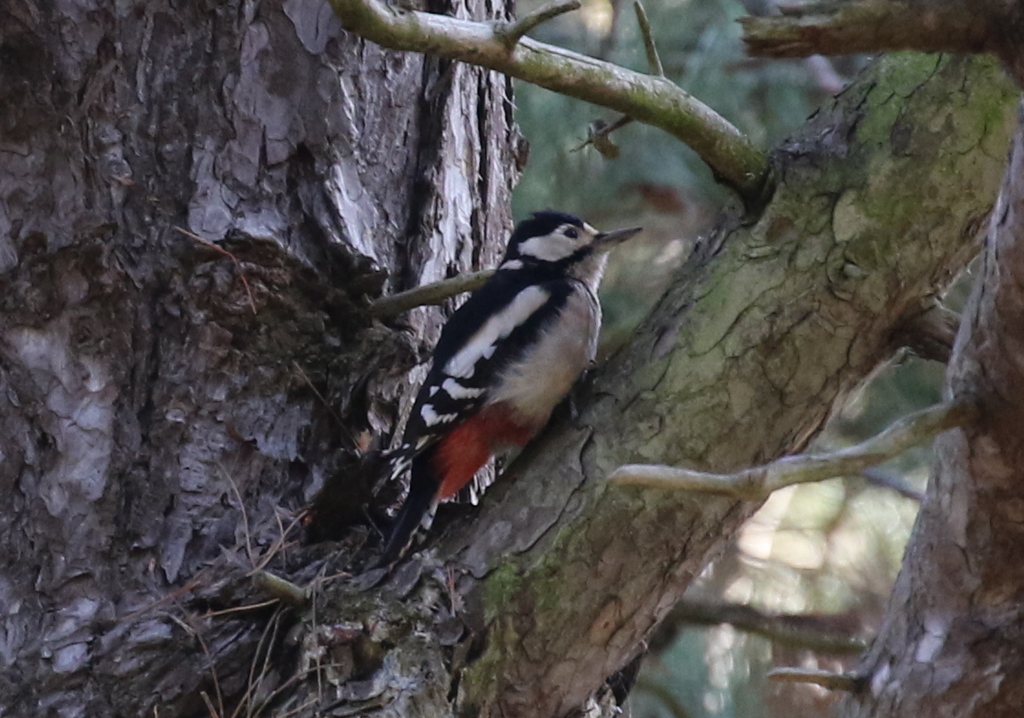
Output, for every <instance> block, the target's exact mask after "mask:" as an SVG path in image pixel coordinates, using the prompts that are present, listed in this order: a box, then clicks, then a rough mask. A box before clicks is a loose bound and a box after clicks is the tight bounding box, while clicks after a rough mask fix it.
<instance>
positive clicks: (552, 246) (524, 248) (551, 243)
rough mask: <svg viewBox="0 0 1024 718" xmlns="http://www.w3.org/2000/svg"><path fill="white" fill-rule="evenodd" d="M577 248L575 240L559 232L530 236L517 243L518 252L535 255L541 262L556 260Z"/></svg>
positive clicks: (529, 255) (563, 257)
mask: <svg viewBox="0 0 1024 718" xmlns="http://www.w3.org/2000/svg"><path fill="white" fill-rule="evenodd" d="M577 249H579V247H578V246H577V242H574V241H573V240H571V239H569V238H568V237H566V236H564V235H562V234H561V233H559V232H552V233H551V234H546V235H544V236H543V237H531V238H530V239H528V240H526V241H525V242H523V243H522V244H520V245H519V254H522V255H525V256H527V257H535V258H537V259H539V260H541V261H542V262H557V261H559V260H561V259H565V258H566V257H568V256H569V255H570V254H572V253H573V252H575V251H576V250H577Z"/></svg>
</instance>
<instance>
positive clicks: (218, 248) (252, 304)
mask: <svg viewBox="0 0 1024 718" xmlns="http://www.w3.org/2000/svg"><path fill="white" fill-rule="evenodd" d="M174 229H176V230H177V231H179V232H181V233H182V234H183V235H185V236H186V237H188V238H189V239H194V240H195V241H197V242H199V243H200V244H203V245H205V246H207V247H209V248H210V249H212V250H213V251H215V252H219V253H221V254H223V255H224V256H225V257H227V258H229V259H230V260H231V261H232V262H234V263H235V271H237V272H238V278H239V279H241V280H242V286H243V287H245V293H246V295H247V296H248V297H249V307H250V308H251V309H252V313H253V315H255V314H256V300H255V299H253V296H252V287H250V286H249V280H248V279H246V278H245V272H243V271H242V264H241V263H240V262H239V261H238V257H236V256H235V255H233V254H232V253H231V252H229V251H228V250H226V249H224V248H223V247H221V246H220V245H218V244H214V243H213V242H211V241H210V240H208V239H203V238H202V237H200V236H199V235H198V234H193V233H192V232H189V231H188V230H187V229H185V228H183V227H178V226H175V227H174Z"/></svg>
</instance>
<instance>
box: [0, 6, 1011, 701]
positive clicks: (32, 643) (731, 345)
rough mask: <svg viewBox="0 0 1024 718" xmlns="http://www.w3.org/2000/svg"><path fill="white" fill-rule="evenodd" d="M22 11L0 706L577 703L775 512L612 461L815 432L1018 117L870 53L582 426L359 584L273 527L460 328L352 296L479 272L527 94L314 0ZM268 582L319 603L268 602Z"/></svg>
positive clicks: (620, 365) (954, 73)
mask: <svg viewBox="0 0 1024 718" xmlns="http://www.w3.org/2000/svg"><path fill="white" fill-rule="evenodd" d="M431 9H434V10H443V11H448V12H456V13H459V14H462V15H465V16H470V15H473V16H476V17H483V16H485V15H486V16H494V15H500V14H502V13H504V11H505V8H503V7H494V6H487V5H483V4H481V5H479V6H476V5H474V6H473V7H471V8H466V7H464V6H462V5H461V4H459V5H456V6H455V7H435V8H431ZM0 18H2V19H3V22H2V23H0V73H2V74H0V78H2V86H3V87H4V88H5V92H6V93H7V94H6V96H5V102H4V104H3V105H2V107H0V201H2V204H0V228H2V230H3V231H2V232H0V268H2V274H0V302H2V312H0V386H2V387H3V399H2V400H0V452H2V464H0V496H2V498H0V501H2V502H3V504H2V508H0V522H2V523H0V527H2V528H0V541H2V542H3V545H2V553H0V562H2V563H0V565H2V566H3V568H2V571H0V609H2V610H0V616H2V618H0V621H2V623H0V626H2V629H3V630H2V631H0V661H2V671H0V710H2V711H4V712H5V713H6V714H7V715H61V716H65V715H66V716H76V715H85V716H96V715H98V716H106V715H110V716H115V715H124V716H132V715H160V716H175V715H178V716H185V715H210V714H211V712H213V713H217V714H220V715H256V714H257V713H260V712H261V711H262V714H263V715H266V714H268V713H269V712H276V713H278V714H281V715H284V714H291V715H313V714H324V713H326V714H337V715H350V714H352V713H353V712H359V711H363V712H377V713H380V714H381V715H395V716H398V715H403V716H417V715H424V716H441V715H452V714H453V711H459V712H461V713H462V714H466V715H473V714H482V715H498V714H504V715H538V716H549V715H550V716H561V715H564V714H566V713H567V712H569V711H572V710H575V709H576V708H578V707H580V706H581V705H582V704H584V703H585V702H586V701H587V700H588V699H589V698H590V697H591V696H592V695H593V694H594V692H595V691H596V690H597V689H598V688H599V687H600V685H601V682H602V680H603V678H604V677H605V676H606V675H607V674H608V673H610V672H612V671H613V670H615V669H617V668H619V667H620V666H621V665H622V664H623V663H624V662H625V661H626V660H628V659H629V658H630V657H631V656H632V654H633V653H634V652H635V651H636V649H637V647H638V645H639V643H640V642H641V641H642V639H643V637H644V636H645V635H646V634H648V633H649V631H650V630H651V629H652V627H653V626H654V624H655V623H656V621H657V620H658V618H659V617H660V616H661V615H663V614H664V612H665V611H667V610H668V609H669V608H670V607H671V604H672V602H673V600H674V599H675V598H676V597H677V596H678V595H679V593H680V592H681V591H682V590H683V588H685V585H686V583H687V582H688V580H689V578H690V577H691V576H692V575H694V573H695V572H696V571H698V570H699V568H700V566H701V565H702V564H703V563H704V562H705V561H706V560H707V559H708V556H709V555H712V554H713V553H714V549H715V548H716V547H718V546H721V545H722V542H723V541H724V540H725V539H726V538H727V537H728V536H729V534H730V533H731V531H732V530H733V529H735V528H736V527H737V526H738V524H739V522H740V521H741V520H742V518H743V517H744V516H746V515H748V514H749V512H750V511H751V510H752V508H753V507H752V506H750V505H741V504H738V503H736V502H732V501H728V500H724V499H715V500H708V499H705V498H699V499H694V498H680V497H679V496H675V495H673V496H668V495H658V494H651V493H643V492H641V491H638V490H636V489H621V488H618V487H608V486H606V485H604V484H603V483H602V478H603V476H604V475H606V474H607V472H608V471H609V470H610V469H612V468H614V467H615V466H616V465H618V464H619V463H622V462H623V461H626V460H638V459H645V460H653V461H659V462H686V463H689V464H691V465H693V464H695V465H698V466H704V467H707V468H712V469H719V470H723V469H729V468H736V467H738V466H741V465H743V464H746V463H752V462H754V461H759V460H764V459H767V458H771V457H773V456H777V455H778V454H780V453H783V452H785V451H788V450H792V449H794V448H796V447H799V446H800V445H801V444H803V443H804V441H805V440H806V438H807V437H809V436H810V435H811V434H812V433H813V431H814V430H815V429H816V427H817V426H818V425H819V424H820V423H821V421H822V420H823V419H824V417H825V415H826V414H827V412H828V408H829V406H830V405H831V403H832V401H833V400H834V399H835V397H836V396H837V395H839V394H840V393H841V392H842V391H844V390H845V389H847V388H849V387H850V386H852V385H853V384H854V383H855V382H856V381H857V380H858V379H859V378H861V377H862V376H864V375H865V374H866V373H867V372H869V371H870V370H871V369H872V368H873V367H874V366H875V364H876V363H877V362H878V361H880V360H881V359H884V358H885V357H886V356H887V355H888V353H889V352H891V350H892V348H893V347H894V346H896V345H898V344H900V343H902V342H903V341H904V334H903V329H905V328H906V327H907V326H908V325H910V324H912V323H913V319H914V317H915V316H916V315H917V314H919V313H920V312H921V311H922V310H923V308H924V307H925V306H926V304H927V300H928V299H929V298H930V297H931V296H932V295H933V294H934V292H936V291H937V290H938V288H940V287H941V286H943V284H944V282H945V281H946V280H947V279H948V277H949V275H950V273H951V272H952V271H954V270H955V269H957V268H959V267H960V266H962V265H963V263H964V261H965V260H966V258H967V257H968V256H969V255H970V254H971V251H972V246H973V238H974V234H975V231H976V229H977V228H978V227H979V226H980V224H981V222H982V218H983V217H984V216H985V214H986V212H987V209H988V206H989V204H990V202H991V198H992V196H993V195H994V192H995V187H996V185H997V181H998V176H999V168H1000V167H1001V166H1002V157H1003V153H1004V147H1005V144H1006V138H1007V137H1008V135H1009V132H1010V128H1011V127H1012V126H1013V119H1012V106H1013V103H1012V101H1011V97H1012V95H1013V93H1012V92H1011V91H1010V89H1009V88H1008V87H1007V85H1006V83H1001V81H1000V76H999V73H998V71H997V70H995V69H994V68H993V66H992V65H991V63H988V64H986V63H984V62H979V61H973V62H966V61H955V62H948V61H934V60H922V59H921V58H904V59H901V60H897V61H893V62H890V63H889V64H884V65H880V66H879V67H877V68H875V70H874V71H873V74H870V75H868V76H866V77H865V78H863V79H862V80H861V82H860V83H859V84H858V85H856V86H855V87H854V88H852V89H850V90H848V91H847V93H845V94H844V95H843V97H841V98H840V99H839V100H838V101H837V102H836V104H835V105H834V106H833V107H831V108H829V109H828V110H827V111H825V112H823V113H822V114H821V115H819V116H818V117H817V118H815V119H814V120H812V122H811V123H810V124H809V125H808V126H807V127H806V128H805V130H804V131H802V132H801V134H800V135H799V136H798V137H796V138H794V139H793V140H792V141H790V142H788V143H786V144H785V145H784V146H783V147H781V148H780V150H779V152H778V153H777V156H776V158H775V161H774V168H775V178H776V180H777V182H778V189H777V191H776V194H775V196H774V198H773V200H772V202H771V204H769V205H768V207H767V208H766V209H765V211H764V213H763V214H762V215H761V216H760V217H757V218H755V220H756V221H754V222H752V223H751V224H747V225H743V224H741V223H740V221H739V219H738V215H737V214H735V213H731V214H727V215H726V216H724V217H723V219H722V222H721V223H720V226H719V228H718V229H717V230H716V231H715V232H714V233H713V234H712V235H711V236H709V237H708V238H707V239H706V240H705V241H703V242H702V243H701V246H700V249H699V250H698V252H697V253H696V254H695V256H694V257H693V258H692V260H691V261H690V262H689V264H688V265H687V267H686V268H685V269H684V271H683V273H682V274H681V275H680V277H679V279H678V281H677V282H676V284H675V285H674V286H673V289H672V290H671V291H670V292H669V294H668V295H667V296H666V297H665V298H664V300H663V301H662V303H661V306H660V307H659V309H658V311H657V312H656V313H655V315H654V316H653V317H652V319H651V320H650V321H649V322H648V323H647V325H646V327H645V329H644V330H643V331H642V332H641V334H640V335H638V337H637V339H636V341H635V342H634V344H633V345H632V346H631V347H630V348H629V349H628V350H627V351H626V352H624V353H622V354H621V355H620V356H619V357H618V358H617V359H616V360H615V361H614V362H613V363H612V364H611V366H609V367H607V368H606V369H605V371H603V372H602V373H601V374H600V375H599V376H598V377H597V378H596V379H595V381H594V382H593V384H592V385H591V386H590V387H589V389H588V390H587V391H586V392H585V394H584V397H583V398H582V401H581V407H582V414H581V416H580V417H579V418H578V419H576V420H570V419H568V418H567V417H562V418H561V419H560V420H559V422H558V423H557V424H556V425H555V426H553V427H552V429H551V431H550V432H549V434H548V436H547V437H546V438H545V439H544V440H543V441H542V442H539V443H538V444H537V445H536V446H534V447H533V448H531V449H530V450H529V451H528V452H527V453H526V455H525V456H524V457H523V458H522V459H521V460H520V461H519V462H517V464H516V466H515V467H514V468H513V470H512V471H511V472H510V473H511V476H510V477H509V479H508V480H505V481H502V482H500V483H499V485H498V486H497V487H496V490H495V491H494V492H493V493H491V494H489V498H488V501H487V502H486V503H485V505H484V507H483V509H482V511H481V512H480V513H479V514H478V515H476V516H472V517H469V518H468V519H466V520H460V521H455V522H453V523H450V524H449V526H448V530H447V532H446V534H445V536H444V537H443V539H442V540H441V541H440V542H439V544H438V545H439V547H440V548H439V552H438V555H439V556H440V557H441V559H442V560H440V561H439V560H438V559H437V558H436V556H434V555H430V554H428V555H425V556H424V557H422V558H420V559H413V560H411V561H409V562H407V563H406V564H404V565H403V566H401V567H400V568H399V569H398V570H397V571H396V572H395V573H394V574H393V575H391V576H388V577H386V578H384V581H383V584H382V585H380V586H376V585H375V583H376V582H379V581H381V579H382V577H381V576H380V575H379V574H378V573H375V572H368V573H363V574H361V575H357V576H354V577H352V576H348V575H347V573H344V572H345V571H346V570H351V569H353V567H355V568H358V567H359V566H361V565H363V563H362V562H361V560H360V556H361V554H360V550H361V545H362V543H363V542H365V540H366V535H367V531H366V529H365V528H360V527H356V528H354V529H352V530H350V531H349V532H348V533H347V534H346V538H345V540H344V541H343V542H342V543H340V544H328V545H324V546H320V547H314V548H312V549H308V550H300V549H299V548H297V547H295V546H294V545H293V541H291V539H292V538H293V537H294V536H295V535H296V531H295V530H294V529H292V530H291V531H290V532H289V531H288V529H289V523H290V522H291V516H290V515H289V514H288V513H287V512H286V511H284V509H285V508H291V509H296V508H298V507H300V506H302V505H303V504H304V503H305V502H306V501H307V500H308V498H309V494H310V492H311V491H312V490H313V489H314V488H315V487H317V486H319V485H320V484H322V483H323V482H324V480H325V479H326V478H327V477H328V476H330V475H334V474H335V473H336V472H337V471H338V469H339V468H341V469H343V470H344V469H345V467H346V466H347V464H345V461H346V456H347V453H346V451H348V452H349V453H351V449H352V448H353V446H354V445H355V444H361V443H363V440H364V437H365V436H367V435H386V434H387V433H388V431H390V430H391V429H393V425H392V423H393V421H394V419H395V417H396V416H397V414H398V412H397V405H398V404H399V403H400V402H401V400H402V398H404V397H407V395H408V393H409V392H408V391H406V390H405V387H406V385H407V383H408V381H409V380H410V379H412V380H415V378H416V371H415V370H411V367H412V365H413V364H414V362H415V349H416V346H417V342H418V341H419V340H420V339H423V338H426V339H427V340H429V338H430V337H431V336H432V335H433V333H434V332H435V331H436V328H437V326H438V324H439V322H440V313H439V312H436V311H435V310H419V311H417V313H416V314H414V315H413V317H412V318H411V319H410V320H409V322H408V325H407V326H406V327H405V330H404V331H396V330H395V329H394V328H385V327H383V326H381V325H374V324H371V323H370V322H369V321H368V319H367V317H366V312H365V305H364V304H363V303H362V300H363V295H364V294H370V295H373V294H376V293H378V292H379V291H380V290H381V287H382V286H385V285H386V286H388V287H389V288H400V287H404V286H407V285H411V284H418V283H422V282H424V281H429V280H431V279H435V278H439V277H440V276H442V275H444V274H446V273H448V272H451V271H455V270H461V269H466V268H469V267H470V266H479V265H487V264H490V263H491V262H492V260H493V258H494V256H495V251H496V249H497V246H498V245H499V244H500V242H501V240H502V238H503V234H504V232H505V231H506V230H507V228H508V224H509V221H508V219H509V218H508V216H507V192H508V187H509V184H510V179H511V175H512V174H513V173H514V167H515V150H516V149H517V148H516V137H515V134H514V130H513V129H512V126H511V118H510V115H509V111H510V107H511V98H510V96H509V86H508V83H507V80H505V79H504V78H502V77H500V76H496V75H493V74H488V73H485V72H482V71H479V70H476V69H473V68H470V67H467V66H464V65H454V66H448V65H446V64H443V63H439V62H438V61H434V60H429V59H428V60H423V59H421V58H419V57H417V56H412V55H403V54H392V53H387V52H385V51H383V50H380V49H379V48H376V47H375V46H373V45H370V44H368V43H364V42H362V41H360V40H358V39H357V38H354V37H352V36H350V35H346V34H344V33H341V32H340V30H339V29H338V26H337V25H336V24H335V21H334V20H333V18H332V16H331V15H330V13H329V12H327V10H326V7H325V6H323V5H322V4H320V3H319V2H316V1H315V0H286V1H285V2H284V3H276V2H263V3H261V2H242V3H219V2H212V1H207V2H196V3H187V4H183V5H182V6H180V7H179V6H177V5H171V4H168V5H159V4H153V3H142V2H139V3H135V4H132V3H119V4H113V3H110V4H108V5H104V6H102V7H98V6H97V5H96V4H93V3H89V2H85V1H84V0H80V1H76V0H67V2H65V3H63V4H62V5H61V7H60V9H59V11H58V10H56V9H53V8H51V7H50V6H49V4H47V3H41V2H38V3H37V2H33V1H32V0H14V2H7V3H4V5H3V6H2V7H0ZM397 148H401V149H400V151H399V149H397ZM961 178H966V179H961ZM178 225H180V226H182V227H183V228H185V229H187V230H188V231H190V232H192V233H194V234H195V235H197V236H198V237H200V238H202V239H205V240H207V241H216V242H218V246H220V247H221V248H223V249H226V250H229V251H230V252H231V253H232V255H231V256H226V255H224V254H222V253H221V252H220V251H218V250H216V249H214V248H212V247H211V246H209V245H208V244H205V243H203V242H202V241H200V240H197V239H193V238H189V237H187V236H185V235H183V234H181V233H180V232H178V231H176V230H175V229H174V228H175V226H178ZM232 257H233V258H234V260H233V259H232ZM908 257H910V258H912V261H910V262H908V261H905V260H906V258H908ZM342 475H343V476H351V475H353V473H352V472H350V471H344V472H343V474H342ZM356 488H358V487H354V488H353V489H352V490H353V494H355V489H356ZM357 498H358V497H356V496H353V499H352V502H351V504H352V505H351V506H349V510H350V513H352V514H356V515H358V514H359V513H360V512H362V511H363V510H364V509H365V508H366V507H365V506H364V505H362V504H360V503H359V502H358V501H357ZM370 508H371V509H372V508H373V507H370ZM283 533H287V534H288V538H289V540H288V541H286V542H285V543H286V544H287V545H284V546H282V545H281V542H280V541H279V540H280V539H281V536H282V534H283ZM371 544H372V542H371ZM264 554H266V555H267V558H266V559H264V558H263V555H264ZM353 556H356V560H355V561H354V562H353V561H352V560H351V559H352V558H353ZM267 561H269V562H270V563H269V564H266V562H267ZM263 565H269V566H270V567H271V568H273V569H274V570H275V571H276V572H278V573H280V574H283V575H286V576H288V577H290V578H292V579H294V580H296V581H300V582H302V583H311V584H313V586H314V588H315V590H314V591H313V592H312V600H311V603H310V604H309V605H300V606H299V607H298V608H296V609H291V608H281V607H277V606H272V605H267V602H266V601H264V600H261V599H264V598H266V596H265V595H263V596H261V595H260V594H259V592H258V591H256V590H254V589H251V588H249V587H248V586H249V584H248V582H247V580H245V579H246V577H247V575H248V573H249V571H250V570H251V569H253V568H254V567H261V566H263ZM300 603H301V598H300Z"/></svg>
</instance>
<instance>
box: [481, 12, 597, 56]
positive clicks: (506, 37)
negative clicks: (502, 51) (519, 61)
mask: <svg viewBox="0 0 1024 718" xmlns="http://www.w3.org/2000/svg"><path fill="white" fill-rule="evenodd" d="M580 5H581V3H580V0H567V1H566V0H552V1H551V2H549V3H546V4H545V5H543V6H541V7H540V8H538V9H537V10H535V11H533V12H531V13H529V14H528V15H525V16H524V17H522V18H520V19H518V20H516V21H514V22H510V23H508V24H507V25H499V26H497V27H496V28H495V30H494V32H495V34H496V35H497V36H498V37H499V38H501V41H502V42H503V43H505V47H507V48H508V49H509V50H511V49H512V48H513V47H515V46H516V43H517V42H519V41H520V40H522V39H523V36H524V35H525V34H526V33H528V32H530V30H532V29H533V28H535V27H537V26H538V25H540V24H541V23H545V22H547V21H548V20H551V19H553V18H556V17H558V16H559V15H564V14H565V13H567V12H572V11H573V10H579V9H580Z"/></svg>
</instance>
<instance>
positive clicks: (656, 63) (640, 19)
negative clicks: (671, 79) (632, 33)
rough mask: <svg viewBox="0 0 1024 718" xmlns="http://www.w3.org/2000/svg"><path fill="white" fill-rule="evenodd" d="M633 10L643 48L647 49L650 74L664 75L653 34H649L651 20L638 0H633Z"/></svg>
mask: <svg viewBox="0 0 1024 718" xmlns="http://www.w3.org/2000/svg"><path fill="white" fill-rule="evenodd" d="M633 10H634V11H635V12H636V21H637V23H638V24H639V25H640V35H641V36H642V37H643V39H644V49H645V50H646V51H647V67H648V69H649V70H650V72H651V74H652V75H657V76H658V77H664V76H665V68H664V67H663V66H662V64H661V57H660V56H659V55H658V46H657V45H655V44H654V36H653V35H651V21H650V20H648V19H647V11H645V10H644V6H643V4H642V3H641V2H640V0H633Z"/></svg>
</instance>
